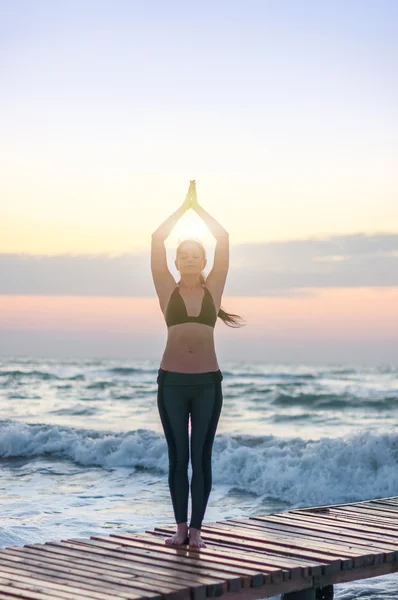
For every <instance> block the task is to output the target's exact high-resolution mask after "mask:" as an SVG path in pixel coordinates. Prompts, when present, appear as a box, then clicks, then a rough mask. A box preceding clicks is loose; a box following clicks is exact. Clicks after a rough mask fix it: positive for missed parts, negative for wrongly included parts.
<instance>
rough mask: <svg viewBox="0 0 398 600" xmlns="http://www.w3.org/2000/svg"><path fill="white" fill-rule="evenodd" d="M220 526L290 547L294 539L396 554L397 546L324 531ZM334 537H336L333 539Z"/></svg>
mask: <svg viewBox="0 0 398 600" xmlns="http://www.w3.org/2000/svg"><path fill="white" fill-rule="evenodd" d="M217 525H218V526H219V527H222V528H223V529H225V528H228V529H230V530H231V531H234V530H235V531H236V530H239V531H242V532H244V533H245V535H248V536H249V537H251V538H253V536H254V537H255V539H259V541H261V540H262V539H268V540H272V541H275V542H278V543H281V544H284V545H287V546H289V547H290V545H291V542H292V541H294V542H295V543H296V544H298V545H300V546H301V545H304V544H305V546H306V547H308V548H311V549H312V550H316V549H319V548H327V549H328V550H333V549H334V550H335V551H336V552H346V551H347V552H350V553H354V554H356V555H357V554H359V553H361V552H362V553H368V552H369V551H372V552H375V553H377V554H380V553H383V552H389V553H390V554H391V559H393V557H394V554H395V548H392V547H387V546H386V545H384V546H382V545H381V544H375V543H373V542H369V543H366V544H365V543H364V542H363V543H362V544H361V543H360V542H359V541H358V540H354V541H351V540H349V539H345V538H344V537H343V536H340V537H338V536H329V535H328V536H327V537H325V536H324V534H323V533H322V532H319V531H317V532H314V533H316V534H317V535H313V536H312V535H311V532H310V531H308V530H307V532H306V533H299V532H294V531H291V532H289V533H288V532H284V531H283V530H279V529H275V530H272V531H271V530H269V531H264V530H261V528H259V527H255V526H248V525H246V524H245V523H243V522H242V523H236V521H235V522H234V523H230V521H228V522H225V523H222V522H221V523H217ZM333 537H334V539H333Z"/></svg>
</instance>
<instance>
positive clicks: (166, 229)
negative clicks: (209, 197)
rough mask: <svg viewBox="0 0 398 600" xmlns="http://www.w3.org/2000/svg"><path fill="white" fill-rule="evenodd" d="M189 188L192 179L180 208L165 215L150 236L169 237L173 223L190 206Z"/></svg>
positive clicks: (163, 238)
mask: <svg viewBox="0 0 398 600" xmlns="http://www.w3.org/2000/svg"><path fill="white" fill-rule="evenodd" d="M191 189H192V181H191V182H190V184H189V189H188V192H187V195H186V196H185V200H184V202H183V203H182V205H181V206H180V208H178V209H177V210H176V211H175V212H173V214H171V215H170V216H169V217H167V219H166V220H165V221H164V222H163V223H162V224H161V225H159V227H158V228H157V229H156V231H154V232H153V234H152V237H156V238H158V239H161V240H163V241H164V240H166V239H167V238H168V237H169V235H170V233H171V230H172V229H173V227H174V225H175V224H176V223H177V221H178V220H179V219H180V218H181V217H182V215H183V214H184V213H185V212H186V211H187V210H188V209H189V208H190V207H191Z"/></svg>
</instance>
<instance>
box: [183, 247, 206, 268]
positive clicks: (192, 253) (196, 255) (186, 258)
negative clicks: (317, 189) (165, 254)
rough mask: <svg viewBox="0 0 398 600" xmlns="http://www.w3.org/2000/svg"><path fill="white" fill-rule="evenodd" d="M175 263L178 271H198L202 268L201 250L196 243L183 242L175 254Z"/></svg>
mask: <svg viewBox="0 0 398 600" xmlns="http://www.w3.org/2000/svg"><path fill="white" fill-rule="evenodd" d="M176 263H177V265H176V266H177V269H178V270H179V271H180V273H187V274H188V273H200V272H201V271H202V270H203V269H204V260H203V257H202V252H201V250H200V248H199V247H198V246H197V245H196V244H184V245H183V246H182V247H181V248H180V250H179V252H178V254H177V260H176Z"/></svg>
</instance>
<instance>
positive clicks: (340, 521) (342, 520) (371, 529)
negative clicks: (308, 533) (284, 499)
mask: <svg viewBox="0 0 398 600" xmlns="http://www.w3.org/2000/svg"><path fill="white" fill-rule="evenodd" d="M256 518H257V517H256ZM259 518H260V517H259ZM268 518H269V517H267V519H268ZM261 519H262V517H261ZM272 519H273V520H275V522H278V521H279V520H282V521H284V522H293V521H299V520H301V521H303V522H307V523H311V522H313V523H318V524H319V525H324V526H325V527H329V526H338V527H340V528H341V529H353V530H356V531H362V532H363V533H364V532H367V533H377V534H380V533H383V535H386V536H387V535H388V536H390V537H392V538H394V539H397V537H398V532H397V531H396V530H395V529H390V528H388V527H382V528H381V527H380V526H379V525H378V524H369V523H368V522H366V521H365V522H364V521H358V520H356V519H355V517H351V518H349V517H348V516H347V517H342V516H338V515H331V516H327V515H323V514H317V515H316V517H310V516H309V515H306V514H305V513H300V512H296V511H294V512H289V514H288V515H285V514H280V515H279V516H277V517H272ZM381 529H382V530H383V531H381Z"/></svg>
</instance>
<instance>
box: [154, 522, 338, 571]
mask: <svg viewBox="0 0 398 600" xmlns="http://www.w3.org/2000/svg"><path fill="white" fill-rule="evenodd" d="M157 529H159V528H157ZM201 530H202V531H203V532H204V533H205V532H206V538H205V540H206V541H208V542H209V543H214V544H215V543H217V542H219V541H221V540H223V541H224V542H225V544H226V545H227V546H228V548H233V547H237V548H244V554H245V555H247V553H249V552H250V551H253V550H257V553H261V555H262V556H264V561H265V560H267V559H268V556H265V554H266V553H268V554H269V555H270V556H272V555H274V557H275V555H276V554H279V555H281V556H284V557H285V558H290V557H291V556H292V557H295V558H297V559H299V561H301V564H302V566H303V567H305V564H306V563H307V560H313V559H314V558H315V559H316V560H317V561H318V562H321V563H322V564H325V562H326V561H325V557H324V556H323V557H322V556H319V555H318V554H316V555H315V554H314V553H311V552H303V553H302V554H299V553H297V552H295V551H292V550H288V549H286V548H282V547H281V546H279V545H277V544H273V543H272V542H269V543H264V542H261V543H258V542H255V541H250V540H248V539H245V538H243V537H240V538H239V537H232V536H231V535H230V534H228V533H225V532H223V531H221V530H218V531H217V533H213V532H212V530H211V529H210V528H208V529H207V528H206V527H205V526H203V525H202V529H201ZM204 550H207V548H205V549H204ZM202 551H203V549H201V553H202ZM326 558H327V559H328V560H329V559H330V556H329V555H328V556H326ZM347 560H349V559H347ZM335 561H336V564H338V568H340V557H337V558H335Z"/></svg>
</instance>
